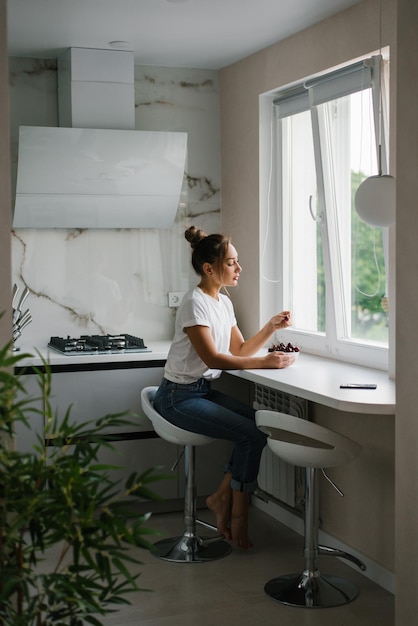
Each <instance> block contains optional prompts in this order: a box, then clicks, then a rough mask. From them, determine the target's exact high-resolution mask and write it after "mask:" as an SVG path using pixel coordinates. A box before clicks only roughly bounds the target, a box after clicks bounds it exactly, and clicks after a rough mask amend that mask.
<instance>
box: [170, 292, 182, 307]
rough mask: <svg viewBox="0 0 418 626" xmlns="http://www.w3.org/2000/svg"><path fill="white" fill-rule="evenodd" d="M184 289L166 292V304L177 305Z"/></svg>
mask: <svg viewBox="0 0 418 626" xmlns="http://www.w3.org/2000/svg"><path fill="white" fill-rule="evenodd" d="M185 293H186V292H185V291H170V293H169V294H168V306H170V307H178V306H180V304H181V301H182V300H183V296H184V294H185Z"/></svg>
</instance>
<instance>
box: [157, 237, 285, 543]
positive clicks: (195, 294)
mask: <svg viewBox="0 0 418 626" xmlns="http://www.w3.org/2000/svg"><path fill="white" fill-rule="evenodd" d="M185 237H186V239H187V241H189V243H190V245H191V248H192V266H193V268H194V270H195V272H196V273H197V274H198V275H199V276H200V282H199V284H198V286H197V287H195V288H194V289H192V290H191V291H189V292H188V293H187V294H186V295H185V296H184V299H183V302H182V304H181V306H180V307H179V309H178V311H177V317H176V324H175V334H174V339H173V342H172V344H171V348H170V351H169V354H168V357H167V363H166V366H165V369H164V378H163V381H162V383H161V385H160V387H159V389H158V391H157V394H156V397H155V400H154V406H155V408H156V410H157V411H159V413H161V415H162V416H163V417H164V418H165V419H167V420H168V421H170V422H172V423H173V424H175V425H176V426H179V427H180V428H183V429H185V430H189V431H192V432H196V433H200V434H203V435H207V436H209V437H214V438H215V439H226V440H228V441H231V442H233V443H234V444H235V447H234V450H233V453H232V457H231V459H230V461H229V463H228V465H227V467H226V468H225V474H224V478H223V480H222V482H221V484H220V486H219V488H218V489H217V491H216V492H215V493H214V494H212V495H211V496H209V497H208V498H207V500H206V503H207V506H208V508H209V509H210V510H211V511H213V513H214V514H215V515H216V523H217V528H218V531H219V532H221V533H223V534H224V535H225V538H226V539H229V540H232V541H233V542H234V543H235V544H236V545H237V546H239V547H240V548H242V549H244V550H247V549H248V548H250V547H251V546H252V543H251V540H250V539H249V536H248V502H249V494H250V493H251V492H253V491H254V489H255V488H256V487H257V475H258V470H259V464H260V457H261V453H262V451H263V448H264V446H265V445H266V435H265V434H264V433H262V432H261V431H260V430H259V429H258V428H257V426H256V425H255V422H254V411H253V410H252V409H251V408H250V407H248V406H246V405H244V404H241V403H239V402H237V401H235V400H233V399H232V398H230V397H228V396H226V395H224V394H221V393H219V392H216V391H213V390H212V389H211V380H214V379H215V378H218V377H219V376H220V375H221V373H222V370H232V369H256V368H270V369H272V368H283V367H287V366H288V365H291V364H292V363H293V362H294V360H295V357H294V356H293V355H292V354H291V353H290V354H288V353H284V352H276V351H275V352H267V351H266V354H264V355H262V356H253V355H254V354H255V353H256V352H257V351H259V350H260V348H262V347H263V346H265V344H266V342H267V341H268V339H269V338H270V337H271V336H272V335H273V333H274V332H275V331H276V330H277V329H279V328H286V327H287V326H289V325H290V324H291V315H290V312H289V311H283V312H282V313H279V314H278V315H275V316H274V317H272V318H271V320H270V321H269V322H267V324H266V325H265V326H263V328H262V329H261V330H259V331H258V333H256V334H255V335H254V336H253V337H251V339H247V340H246V341H245V340H244V338H243V336H242V334H241V332H240V330H239V328H238V326H237V322H236V319H235V314H234V310H233V306H232V303H231V300H230V299H229V297H228V296H227V295H225V294H223V293H220V291H221V288H222V287H235V286H236V284H237V283H238V279H239V276H240V274H241V270H242V268H241V266H240V264H239V262H238V254H237V251H236V250H235V248H234V246H233V245H232V243H231V241H230V238H229V237H225V236H224V235H218V234H214V235H206V233H205V232H204V231H202V230H199V229H197V228H195V227H194V226H191V227H190V228H188V229H187V230H186V232H185Z"/></svg>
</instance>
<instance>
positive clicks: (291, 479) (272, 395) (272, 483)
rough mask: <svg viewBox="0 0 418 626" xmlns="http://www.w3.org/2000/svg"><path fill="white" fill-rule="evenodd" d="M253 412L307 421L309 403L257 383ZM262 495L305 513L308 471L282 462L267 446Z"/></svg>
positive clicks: (259, 481)
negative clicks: (261, 411)
mask: <svg viewBox="0 0 418 626" xmlns="http://www.w3.org/2000/svg"><path fill="white" fill-rule="evenodd" d="M253 407H254V409H256V410H258V409H269V410H271V411H279V412H280V413H287V414H289V415H295V416H296V417H300V418H301V419H308V401H307V400H305V399H304V398H299V397H298V396H293V395H291V394H288V393H284V392H282V391H279V390H276V389H271V388H270V387H265V386H264V385H259V384H257V383H256V384H255V386H254V402H253ZM258 486H259V490H261V491H259V495H260V497H262V498H263V499H264V498H265V499H269V496H270V497H271V499H272V500H277V501H278V502H279V503H283V504H285V505H287V506H289V507H291V508H293V509H297V510H303V508H304V497H305V471H304V469H303V468H301V467H295V466H294V465H289V464H288V463H285V462H284V461H282V460H281V459H280V458H279V457H278V456H277V455H275V454H273V453H272V452H271V450H270V449H269V448H268V447H267V446H266V448H265V449H264V451H263V456H262V459H261V464H260V472H259V475H258ZM256 495H257V494H256Z"/></svg>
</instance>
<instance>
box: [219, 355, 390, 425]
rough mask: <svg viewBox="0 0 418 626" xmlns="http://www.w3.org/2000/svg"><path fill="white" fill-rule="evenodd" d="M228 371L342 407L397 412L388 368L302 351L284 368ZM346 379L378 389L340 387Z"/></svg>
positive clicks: (347, 381) (356, 409) (371, 412)
mask: <svg viewBox="0 0 418 626" xmlns="http://www.w3.org/2000/svg"><path fill="white" fill-rule="evenodd" d="M228 373H229V374H231V375H233V376H237V377H239V378H243V379H245V380H249V381H251V382H253V383H258V384H260V385H265V386H266V387H270V388H272V389H278V390H280V391H284V392H286V393H290V394H292V395H295V396H299V397H301V398H305V399H306V400H310V401H312V402H316V403H318V404H322V405H324V406H328V407H331V408H334V409H338V410H340V411H348V412H352V413H368V414H375V415H394V414H395V408H396V395H395V392H396V388H395V381H393V380H390V379H389V378H388V375H387V373H386V372H383V371H381V370H376V369H372V368H368V367H360V366H357V365H352V364H349V363H343V362H341V361H333V360H332V359H326V358H323V357H319V356H314V355H311V354H303V353H301V354H299V356H298V359H297V361H296V363H294V364H293V365H291V366H290V367H288V368H285V369H277V370H267V369H256V370H229V371H228ZM346 383H376V385H377V388H376V389H340V385H342V384H346Z"/></svg>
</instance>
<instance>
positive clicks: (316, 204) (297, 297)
mask: <svg viewBox="0 0 418 626" xmlns="http://www.w3.org/2000/svg"><path fill="white" fill-rule="evenodd" d="M386 69H387V68H386V63H385V62H383V61H382V59H381V57H380V56H374V57H371V58H369V59H365V60H364V61H360V62H358V63H355V64H353V65H351V66H349V67H346V68H343V69H340V70H337V71H334V72H331V73H329V74H327V75H324V76H320V77H317V78H313V79H310V80H306V81H304V83H303V84H301V85H296V86H293V87H292V88H289V89H285V90H282V91H280V92H276V93H274V94H269V109H270V111H269V114H268V115H269V116H270V138H269V139H270V151H269V159H268V160H269V161H270V162H269V164H268V171H269V180H268V191H267V195H266V198H265V200H266V203H265V206H266V207H267V215H266V216H265V217H264V224H263V221H262V232H263V231H264V237H263V239H264V241H263V245H262V261H261V268H262V277H261V278H262V299H263V304H264V310H266V309H271V310H277V307H279V310H281V309H290V310H292V313H293V322H294V325H293V328H292V329H291V330H290V329H289V330H287V331H286V334H285V336H284V337H279V338H280V340H285V338H286V340H288V341H291V342H292V343H296V344H298V345H301V346H302V348H303V349H306V350H307V351H308V352H313V353H317V354H327V355H331V356H332V357H334V358H339V359H342V360H346V361H352V362H355V363H361V364H363V365H370V366H374V367H378V368H381V369H387V352H388V317H387V312H386V311H387V307H386V306H385V302H386V300H385V299H384V298H385V297H386V294H387V279H386V271H387V267H386V262H385V261H386V259H387V254H386V248H387V232H386V231H387V229H381V228H373V227H371V226H368V225H367V224H366V223H364V222H363V221H362V220H361V219H360V218H359V217H358V215H357V213H356V211H355V207H354V197H355V192H356V190H357V187H358V186H359V184H360V183H361V182H362V180H364V178H366V177H367V176H369V175H373V174H377V172H378V165H377V155H378V150H380V151H381V154H382V163H383V170H384V171H383V173H386V172H387V168H386V142H385V133H384V132H383V131H382V130H381V128H385V124H383V123H381V120H383V117H384V112H385V111H386V110H387V108H386V107H385V106H383V104H382V102H384V103H386V100H385V99H384V98H383V97H381V95H380V94H383V93H384V89H383V87H382V88H381V76H382V75H383V76H384V75H385V72H386ZM382 70H383V71H382ZM384 84H385V85H386V84H387V83H384ZM382 85H383V81H382ZM263 204H264V203H263V201H262V205H263ZM263 294H264V296H263ZM269 312H271V311H269Z"/></svg>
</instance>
